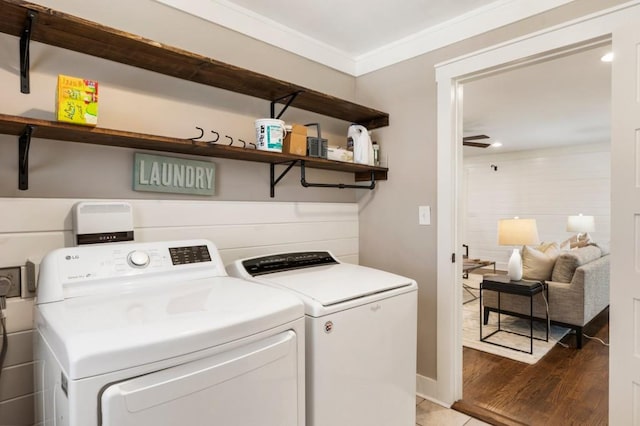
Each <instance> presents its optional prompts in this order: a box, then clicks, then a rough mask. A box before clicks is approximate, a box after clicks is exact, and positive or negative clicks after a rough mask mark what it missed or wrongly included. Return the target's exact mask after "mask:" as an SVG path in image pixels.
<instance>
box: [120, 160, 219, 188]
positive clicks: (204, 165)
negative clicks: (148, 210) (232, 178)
mask: <svg viewBox="0 0 640 426" xmlns="http://www.w3.org/2000/svg"><path fill="white" fill-rule="evenodd" d="M215 172H216V165H215V164H214V163H209V162H206V161H196V160H186V159H184V158H176V157H165V156H162V155H149V154H140V153H136V154H135V159H134V165H133V190H134V191H152V192H170V193H175V194H192V195H213V194H215V176H216V173H215Z"/></svg>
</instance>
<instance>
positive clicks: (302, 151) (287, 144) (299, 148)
mask: <svg viewBox="0 0 640 426" xmlns="http://www.w3.org/2000/svg"><path fill="white" fill-rule="evenodd" d="M282 152H283V153H285V154H293V155H303V156H306V155H307V128H306V127H305V126H303V125H301V124H292V125H291V130H289V126H287V136H285V138H284V143H283V144H282Z"/></svg>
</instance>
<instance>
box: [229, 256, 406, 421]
mask: <svg viewBox="0 0 640 426" xmlns="http://www.w3.org/2000/svg"><path fill="white" fill-rule="evenodd" d="M227 271H228V272H229V274H230V275H232V276H238V277H242V278H245V279H250V280H254V281H256V282H260V283H263V284H268V285H270V286H273V287H278V288H282V289H286V290H288V291H290V292H291V294H295V295H297V296H298V297H300V298H301V299H302V300H303V301H304V303H305V312H306V354H307V361H306V365H307V370H306V371H307V376H306V381H307V382H306V385H307V405H306V411H307V426H390V425H393V426H414V425H415V415H416V408H415V395H416V392H415V391H416V332H417V331H416V328H417V291H416V290H417V285H416V282H415V281H414V280H412V279H409V278H405V277H402V276H399V275H395V274H391V273H388V272H384V271H380V270H376V269H372V268H367V267H363V266H358V265H351V264H346V263H340V262H339V261H338V260H336V259H335V257H334V256H332V255H331V253H329V252H324V251H319V252H303V253H282V254H275V255H271V256H265V257H257V258H252V259H243V260H238V261H236V262H235V263H233V264H232V265H228V266H227Z"/></svg>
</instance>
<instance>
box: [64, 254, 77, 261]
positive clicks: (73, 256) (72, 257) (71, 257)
mask: <svg viewBox="0 0 640 426" xmlns="http://www.w3.org/2000/svg"><path fill="white" fill-rule="evenodd" d="M64 258H65V259H66V260H77V259H80V256H79V255H77V254H74V255H72V256H71V255H66V256H65V257H64Z"/></svg>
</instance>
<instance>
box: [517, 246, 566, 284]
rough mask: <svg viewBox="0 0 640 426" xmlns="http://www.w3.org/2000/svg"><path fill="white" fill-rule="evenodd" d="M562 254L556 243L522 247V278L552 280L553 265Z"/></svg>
mask: <svg viewBox="0 0 640 426" xmlns="http://www.w3.org/2000/svg"><path fill="white" fill-rule="evenodd" d="M559 254H560V249H559V248H558V244H556V243H548V244H541V245H539V246H538V247H527V246H524V247H522V278H524V279H525V280H550V279H551V274H552V273H553V266H554V265H555V263H556V259H557V257H558V255H559Z"/></svg>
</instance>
